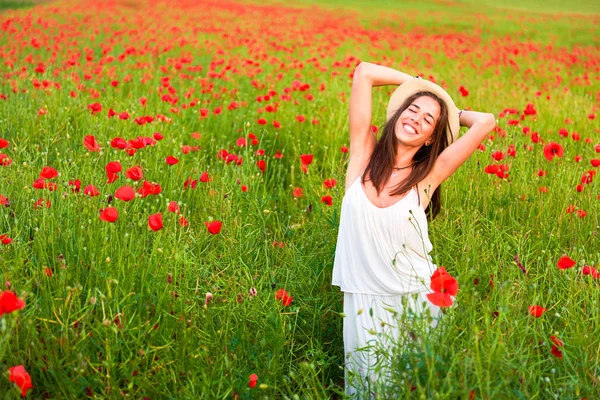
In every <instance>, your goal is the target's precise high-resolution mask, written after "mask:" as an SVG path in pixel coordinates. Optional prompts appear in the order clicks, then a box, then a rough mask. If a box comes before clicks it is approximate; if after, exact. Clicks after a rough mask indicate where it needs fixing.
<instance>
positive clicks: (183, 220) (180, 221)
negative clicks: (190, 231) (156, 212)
mask: <svg viewBox="0 0 600 400" xmlns="http://www.w3.org/2000/svg"><path fill="white" fill-rule="evenodd" d="M177 222H179V225H181V226H188V225H189V224H190V223H189V222H188V220H187V219H185V217H181V218H179V220H178V221H177Z"/></svg>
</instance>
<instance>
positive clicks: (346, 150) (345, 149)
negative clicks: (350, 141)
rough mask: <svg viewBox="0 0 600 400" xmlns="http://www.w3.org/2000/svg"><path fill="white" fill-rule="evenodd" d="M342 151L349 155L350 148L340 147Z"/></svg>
mask: <svg viewBox="0 0 600 400" xmlns="http://www.w3.org/2000/svg"><path fill="white" fill-rule="evenodd" d="M340 151H341V152H342V153H347V152H348V147H347V146H342V147H340Z"/></svg>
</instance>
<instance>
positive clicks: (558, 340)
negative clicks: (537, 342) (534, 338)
mask: <svg viewBox="0 0 600 400" xmlns="http://www.w3.org/2000/svg"><path fill="white" fill-rule="evenodd" d="M550 340H552V342H554V344H555V345H556V346H559V347H562V346H563V341H562V340H560V339H559V338H557V337H555V336H554V335H552V336H550Z"/></svg>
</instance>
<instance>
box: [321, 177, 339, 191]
mask: <svg viewBox="0 0 600 400" xmlns="http://www.w3.org/2000/svg"><path fill="white" fill-rule="evenodd" d="M336 184H337V181H336V180H335V179H325V180H324V181H323V185H325V187H326V188H327V189H331V188H332V187H334V186H335V185H336Z"/></svg>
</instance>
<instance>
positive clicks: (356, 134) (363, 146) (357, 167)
mask: <svg viewBox="0 0 600 400" xmlns="http://www.w3.org/2000/svg"><path fill="white" fill-rule="evenodd" d="M408 79H413V77H412V76H410V75H408V74H405V73H404V72H400V71H397V70H395V69H393V68H388V67H384V66H381V65H377V64H372V63H368V62H361V63H360V64H358V66H357V67H356V69H355V70H354V76H353V80H352V93H351V94H350V161H349V164H348V171H347V173H346V188H348V187H349V184H351V183H352V182H354V181H355V180H356V178H357V177H358V176H359V175H360V173H361V172H362V171H363V170H364V169H365V168H366V166H367V164H368V162H369V158H370V157H371V153H372V152H373V149H374V148H375V143H376V139H375V134H374V133H373V132H372V131H371V112H372V95H371V89H372V88H373V87H374V86H383V85H401V84H402V83H404V82H406V81H407V80H408Z"/></svg>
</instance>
